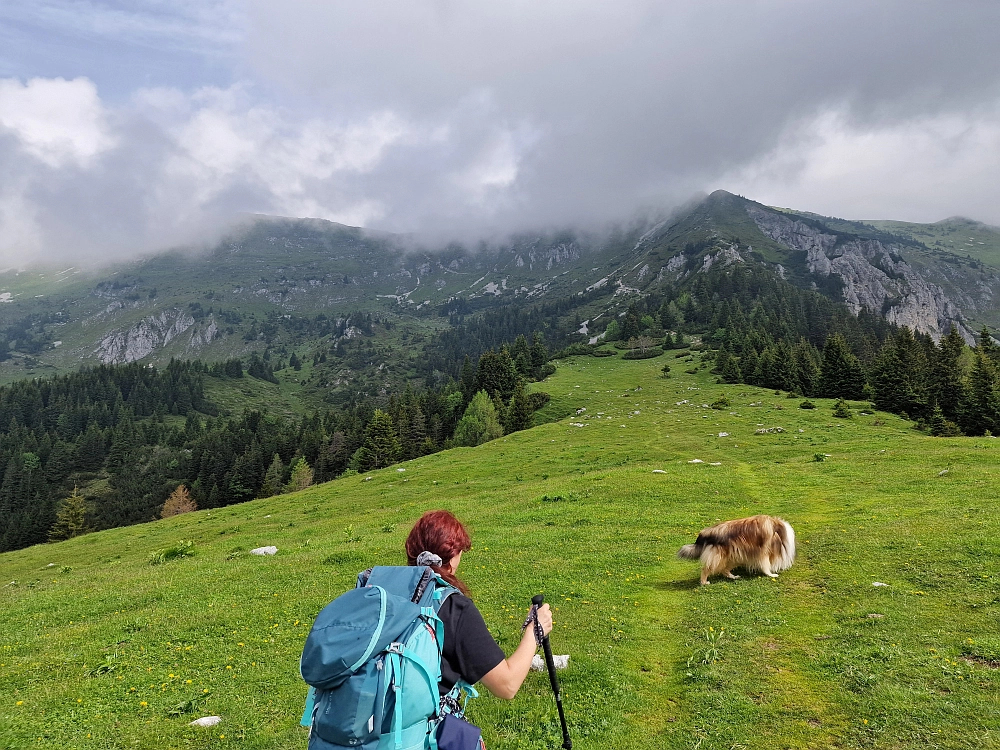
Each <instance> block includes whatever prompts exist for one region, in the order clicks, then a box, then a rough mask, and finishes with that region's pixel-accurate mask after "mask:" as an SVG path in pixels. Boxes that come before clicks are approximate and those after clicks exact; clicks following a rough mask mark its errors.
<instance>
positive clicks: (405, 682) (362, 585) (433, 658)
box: [299, 566, 475, 750]
mask: <svg viewBox="0 0 1000 750" xmlns="http://www.w3.org/2000/svg"><path fill="white" fill-rule="evenodd" d="M456 590H457V589H455V588H454V587H453V586H450V585H448V584H447V583H445V581H444V580H443V579H441V578H440V577H439V576H438V575H437V574H435V573H434V571H433V570H431V569H430V568H426V567H415V566H406V567H376V568H371V569H370V570H366V571H364V572H363V573H361V574H360V575H358V584H357V588H355V589H353V590H351V591H348V592H347V593H345V594H342V595H341V596H339V597H337V598H336V599H335V600H333V601H332V602H331V603H330V604H328V605H327V606H326V607H325V608H324V609H323V611H322V612H320V613H319V615H318V616H317V617H316V621H315V622H314V623H313V626H312V630H310V632H309V636H308V638H307V639H306V644H305V647H304V648H303V650H302V660H301V662H300V665H299V667H300V671H301V673H302V679H304V680H305V681H306V682H307V683H308V684H309V685H310V689H309V697H308V698H307V700H306V709H305V712H304V713H303V715H302V725H303V726H308V727H310V733H309V750H341V749H342V748H352V749H355V750H437V740H436V738H435V730H436V727H437V723H438V721H439V720H440V719H441V712H442V709H441V706H442V699H441V696H440V693H439V692H438V682H439V681H440V679H441V649H442V648H443V646H444V625H443V623H442V622H441V620H440V619H439V618H438V615H437V613H438V610H439V609H440V608H441V605H442V604H443V603H444V601H445V599H446V598H447V597H449V596H450V595H451V594H453V593H455V591H456ZM461 688H464V689H465V690H467V691H469V694H471V695H475V692H474V691H472V690H471V688H469V687H468V686H465V685H459V686H456V688H455V689H454V690H453V691H452V692H451V693H449V694H448V697H451V698H452V699H453V700H454V699H455V698H456V697H457V695H458V690H459V689H461ZM445 703H447V702H445ZM452 705H454V704H452Z"/></svg>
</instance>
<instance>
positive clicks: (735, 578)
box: [722, 568, 740, 581]
mask: <svg viewBox="0 0 1000 750" xmlns="http://www.w3.org/2000/svg"><path fill="white" fill-rule="evenodd" d="M722 575H724V576H725V577H726V578H729V579H730V580H733V581H738V580H740V577H739V576H738V575H736V574H735V573H733V569H732V568H730V569H729V570H724V571H722Z"/></svg>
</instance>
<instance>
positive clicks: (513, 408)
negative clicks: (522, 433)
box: [503, 382, 532, 435]
mask: <svg viewBox="0 0 1000 750" xmlns="http://www.w3.org/2000/svg"><path fill="white" fill-rule="evenodd" d="M531 415H532V409H531V400H530V399H529V398H528V389H527V388H525V387H524V383H523V382H521V383H518V386H517V390H515V391H514V395H513V396H512V397H511V399H510V403H509V404H508V405H507V410H506V413H505V414H504V423H503V431H504V434H505V435H506V434H510V433H511V432H517V431H518V430H526V429H528V428H529V427H531Z"/></svg>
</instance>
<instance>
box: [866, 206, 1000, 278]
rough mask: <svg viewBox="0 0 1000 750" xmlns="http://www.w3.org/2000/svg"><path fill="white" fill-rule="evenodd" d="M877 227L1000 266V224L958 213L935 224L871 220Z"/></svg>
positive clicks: (935, 247)
mask: <svg viewBox="0 0 1000 750" xmlns="http://www.w3.org/2000/svg"><path fill="white" fill-rule="evenodd" d="M865 223H867V224H871V225H872V226H874V227H877V228H879V229H882V230H885V231H887V232H892V233H894V234H901V235H905V236H908V237H912V238H913V239H915V240H917V241H918V242H922V243H923V244H925V245H927V247H930V248H934V249H937V250H946V251H948V252H950V253H954V254H955V255H958V256H960V257H965V256H968V257H970V258H974V259H975V260H978V261H981V262H983V263H985V264H986V265H989V266H994V267H996V266H1000V228H998V227H993V226H990V225H989V224H983V223H982V222H980V221H973V220H972V219H964V218H962V217H961V216H955V217H952V218H950V219H944V220H943V221H938V222H935V223H933V224H914V223H911V222H907V221H867V222H865Z"/></svg>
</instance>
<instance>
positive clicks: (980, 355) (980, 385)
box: [959, 345, 1000, 435]
mask: <svg viewBox="0 0 1000 750" xmlns="http://www.w3.org/2000/svg"><path fill="white" fill-rule="evenodd" d="M974 356H975V360H974V362H973V365H972V372H971V373H970V374H969V387H968V390H967V392H966V398H965V401H964V403H963V404H962V408H961V413H960V417H961V421H960V422H959V424H960V425H961V427H962V431H963V432H964V433H965V434H966V435H983V434H985V433H986V432H989V433H991V434H993V435H996V434H997V433H998V432H1000V392H998V387H997V368H996V365H995V364H994V363H993V360H992V359H991V358H990V355H989V347H987V348H985V349H984V347H983V346H982V345H980V346H978V347H976V349H975V350H974Z"/></svg>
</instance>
